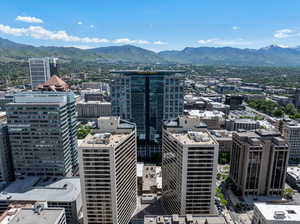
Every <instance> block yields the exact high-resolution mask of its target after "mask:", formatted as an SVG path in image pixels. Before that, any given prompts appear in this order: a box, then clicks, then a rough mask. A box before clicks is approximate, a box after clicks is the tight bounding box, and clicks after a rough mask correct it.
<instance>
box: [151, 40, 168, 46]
mask: <svg viewBox="0 0 300 224" xmlns="http://www.w3.org/2000/svg"><path fill="white" fill-rule="evenodd" d="M153 44H155V45H166V44H168V43H167V42H163V41H160V40H158V41H154V42H153Z"/></svg>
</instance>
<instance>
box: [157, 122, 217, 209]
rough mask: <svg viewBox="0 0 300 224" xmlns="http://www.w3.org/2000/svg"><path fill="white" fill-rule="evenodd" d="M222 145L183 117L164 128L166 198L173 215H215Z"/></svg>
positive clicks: (165, 200)
mask: <svg viewBox="0 0 300 224" xmlns="http://www.w3.org/2000/svg"><path fill="white" fill-rule="evenodd" d="M218 147H219V145H218V143H217V141H216V140H215V139H214V138H213V137H212V136H211V135H210V134H209V132H208V131H207V130H205V129H203V128H201V126H200V125H199V123H198V124H197V123H195V122H192V120H190V118H189V117H180V118H179V123H177V125H174V124H172V123H168V124H165V125H164V128H163V146H162V150H163V160H162V177H163V183H162V185H163V186H162V194H163V205H164V207H165V209H166V211H167V212H168V213H170V214H180V215H186V214H195V215H204V214H205V215H207V214H215V206H214V200H215V199H214V197H215V190H216V189H215V188H216V174H217V163H218Z"/></svg>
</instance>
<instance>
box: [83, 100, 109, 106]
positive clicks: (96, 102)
mask: <svg viewBox="0 0 300 224" xmlns="http://www.w3.org/2000/svg"><path fill="white" fill-rule="evenodd" d="M78 104H90V105H94V104H97V105H98V104H99V105H110V104H111V102H105V101H88V102H85V101H83V100H82V101H80V102H79V103H78Z"/></svg>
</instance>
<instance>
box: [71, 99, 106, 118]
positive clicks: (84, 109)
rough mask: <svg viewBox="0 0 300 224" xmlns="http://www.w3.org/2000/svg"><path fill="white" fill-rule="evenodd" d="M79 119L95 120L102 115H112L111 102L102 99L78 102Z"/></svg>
mask: <svg viewBox="0 0 300 224" xmlns="http://www.w3.org/2000/svg"><path fill="white" fill-rule="evenodd" d="M76 109H77V113H78V120H81V121H93V120H96V119H97V118H98V117H101V116H105V117H107V116H111V103H110V102H101V101H89V102H83V101H81V102H79V103H77V104H76Z"/></svg>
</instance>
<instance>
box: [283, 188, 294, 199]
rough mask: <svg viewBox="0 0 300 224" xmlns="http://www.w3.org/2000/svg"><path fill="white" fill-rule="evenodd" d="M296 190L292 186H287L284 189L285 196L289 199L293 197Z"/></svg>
mask: <svg viewBox="0 0 300 224" xmlns="http://www.w3.org/2000/svg"><path fill="white" fill-rule="evenodd" d="M294 194H295V192H294V190H293V189H291V188H285V189H284V191H283V197H284V198H287V199H292V198H293V196H294Z"/></svg>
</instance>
